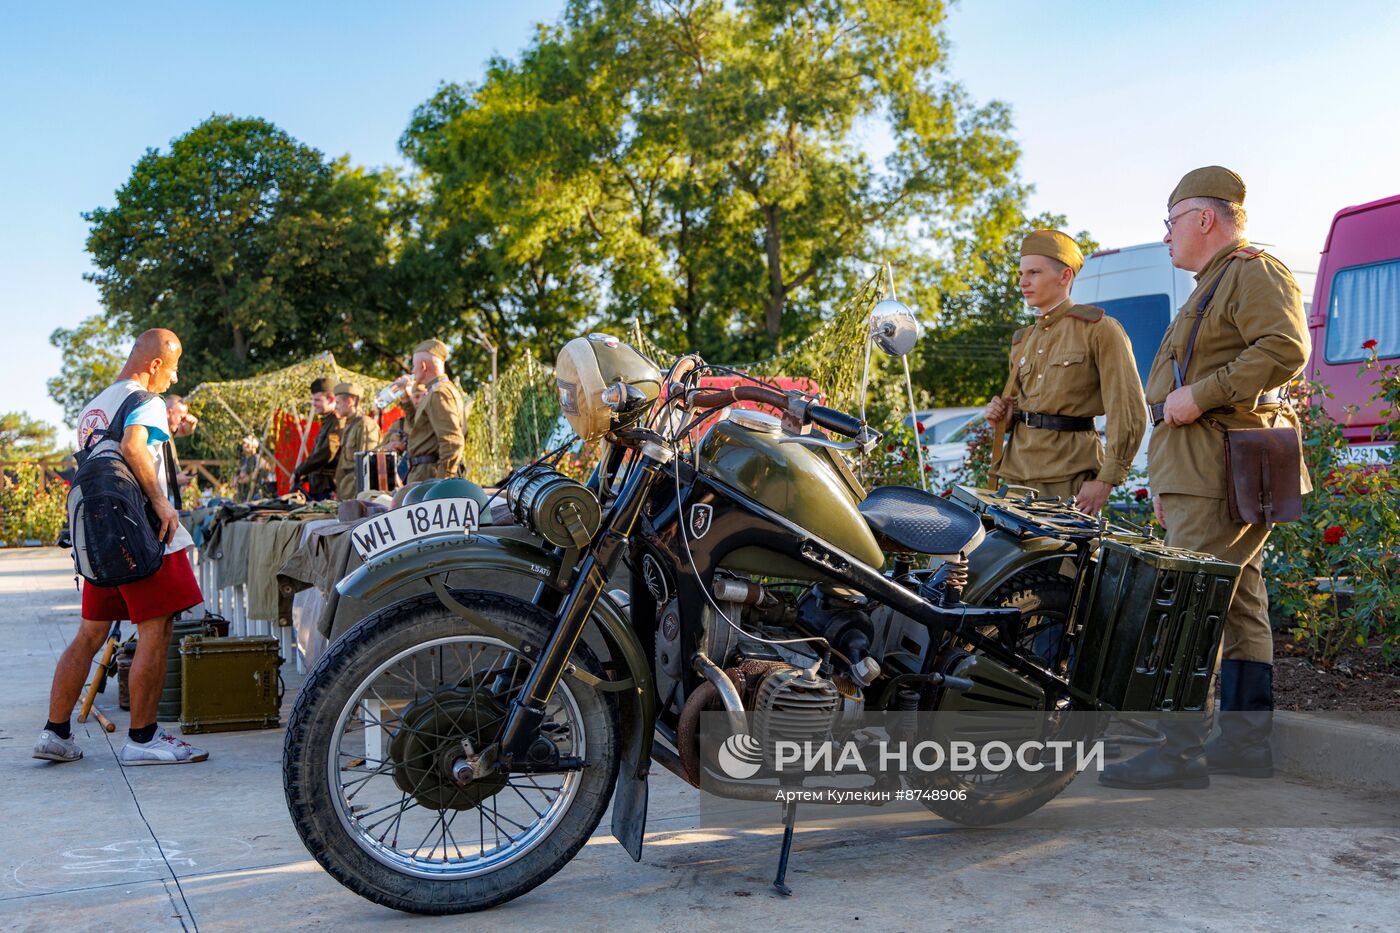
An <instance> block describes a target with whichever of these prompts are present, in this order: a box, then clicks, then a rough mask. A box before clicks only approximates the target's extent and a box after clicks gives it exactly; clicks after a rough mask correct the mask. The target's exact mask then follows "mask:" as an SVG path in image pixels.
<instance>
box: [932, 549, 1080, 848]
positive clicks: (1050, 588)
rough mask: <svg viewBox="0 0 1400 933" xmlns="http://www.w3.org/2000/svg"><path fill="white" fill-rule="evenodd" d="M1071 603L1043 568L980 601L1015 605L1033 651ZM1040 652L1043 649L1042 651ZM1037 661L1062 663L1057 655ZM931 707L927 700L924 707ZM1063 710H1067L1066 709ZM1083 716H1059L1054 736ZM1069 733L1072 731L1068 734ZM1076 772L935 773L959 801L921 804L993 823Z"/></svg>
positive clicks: (1052, 634) (1066, 581)
mask: <svg viewBox="0 0 1400 933" xmlns="http://www.w3.org/2000/svg"><path fill="white" fill-rule="evenodd" d="M1073 601H1074V580H1072V579H1071V578H1069V577H1065V576H1062V575H1060V574H1057V573H1054V572H1052V571H1048V570H1037V569H1030V570H1023V571H1021V572H1020V573H1017V574H1015V575H1013V576H1012V577H1011V578H1009V579H1008V580H1007V581H1006V582H1004V583H1003V584H1001V585H1000V586H999V587H997V588H996V590H994V591H993V592H992V594H991V596H990V597H989V598H988V599H987V600H986V602H985V605H988V606H1004V607H1016V608H1019V609H1020V610H1021V612H1022V614H1023V619H1024V628H1023V632H1024V635H1023V637H1022V639H1021V640H1020V644H1021V647H1022V648H1024V649H1025V650H1027V651H1030V652H1031V653H1034V654H1040V652H1038V651H1036V650H1035V649H1036V648H1037V647H1041V646H1044V645H1047V644H1058V642H1059V638H1060V634H1061V632H1063V626H1064V624H1065V622H1066V620H1068V619H1069V613H1070V608H1071V606H1072V604H1073ZM1042 650H1043V649H1042ZM1042 660H1043V661H1045V662H1047V663H1050V664H1053V665H1055V666H1057V667H1062V664H1061V663H1060V662H1059V659H1057V658H1047V657H1043V656H1042ZM1061 706H1063V704H1062V703H1061V699H1060V698H1059V697H1054V696H1050V697H1047V698H1046V711H1047V712H1048V713H1051V714H1052V715H1053V714H1054V712H1055V711H1056V710H1057V709H1059V708H1060V707H1061ZM928 708H929V709H933V706H932V704H930V706H929V707H928ZM1066 713H1068V711H1067V710H1066ZM1086 722H1087V720H1086V719H1085V717H1084V714H1083V713H1074V714H1068V715H1065V716H1064V719H1063V725H1060V726H1059V728H1060V730H1061V731H1060V732H1057V733H1056V734H1055V735H1054V738H1056V739H1063V740H1069V741H1075V740H1077V739H1080V738H1087V736H1080V735H1078V734H1077V732H1078V730H1081V729H1082V728H1083V727H1084V726H1085V724H1086ZM1071 733H1074V734H1071ZM1078 775H1079V771H1078V769H1076V768H1067V769H1064V770H1047V771H1041V772H1038V773H1033V774H1019V775H1018V774H1016V773H1014V771H1009V772H1001V773H997V774H989V775H985V776H978V777H980V778H982V779H974V778H973V777H972V776H968V777H964V776H962V775H948V774H941V775H939V776H938V777H937V779H936V780H935V782H934V786H935V787H936V788H937V789H938V790H944V791H955V792H958V793H961V794H963V795H964V796H963V799H960V800H959V799H942V800H936V799H924V800H923V801H922V802H923V805H924V806H925V807H926V808H927V809H929V810H931V811H932V812H934V813H936V814H937V815H938V816H941V817H943V818H944V819H946V820H951V821H953V822H955V823H959V824H961V825H963V826H995V825H997V824H999V823H1009V822H1011V821H1012V820H1018V819H1020V818H1021V817H1023V816H1026V815H1028V814H1030V813H1034V812H1035V811H1036V810H1039V809H1040V808H1041V807H1043V806H1045V804H1047V803H1049V802H1050V801H1051V800H1053V799H1054V798H1055V797H1056V796H1057V795H1058V794H1059V793H1060V792H1061V791H1063V790H1064V789H1065V788H1066V787H1068V786H1069V785H1070V784H1071V783H1072V782H1073V781H1074V779H1075V778H1076V777H1077V776H1078Z"/></svg>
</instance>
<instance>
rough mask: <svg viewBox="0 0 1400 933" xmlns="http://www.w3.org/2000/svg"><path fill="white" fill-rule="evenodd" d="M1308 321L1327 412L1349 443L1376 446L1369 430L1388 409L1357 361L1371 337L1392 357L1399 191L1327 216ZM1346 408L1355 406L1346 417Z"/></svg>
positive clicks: (1399, 299) (1399, 300)
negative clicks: (1378, 402)
mask: <svg viewBox="0 0 1400 933" xmlns="http://www.w3.org/2000/svg"><path fill="white" fill-rule="evenodd" d="M1308 327H1309V328H1310V329H1311V331H1312V359H1311V361H1310V363H1309V367H1308V368H1309V372H1310V374H1311V375H1312V377H1313V378H1314V379H1317V380H1319V381H1321V382H1322V383H1324V384H1326V385H1327V386H1328V387H1329V388H1330V389H1331V392H1332V396H1333V397H1332V398H1331V399H1329V400H1328V401H1327V403H1326V409H1327V413H1328V414H1329V415H1331V416H1332V417H1333V418H1335V419H1336V420H1337V421H1339V422H1341V423H1342V425H1343V431H1344V433H1345V435H1346V438H1347V441H1348V442H1349V443H1350V444H1352V445H1353V446H1355V447H1357V448H1366V447H1376V446H1379V445H1377V444H1376V442H1375V441H1374V440H1373V438H1372V431H1373V430H1374V429H1375V428H1376V427H1378V426H1379V425H1381V424H1383V423H1385V421H1386V420H1388V413H1386V412H1383V411H1381V409H1380V407H1379V406H1377V405H1375V404H1373V403H1372V402H1371V396H1372V394H1374V392H1375V388H1374V387H1373V385H1372V381H1373V374H1367V373H1363V372H1361V371H1360V363H1362V362H1363V361H1364V360H1365V359H1366V358H1367V356H1368V355H1369V354H1370V352H1371V351H1370V350H1369V349H1368V347H1367V343H1368V341H1373V340H1374V341H1375V344H1374V346H1375V349H1376V352H1377V354H1379V356H1380V358H1381V359H1382V360H1383V361H1385V362H1387V363H1389V364H1391V365H1394V363H1395V362H1396V361H1397V360H1398V359H1400V195H1393V196H1391V197H1388V198H1382V199H1381V200H1379V201H1372V202H1371V203H1369V204H1360V205H1357V206H1356V207H1346V208H1343V209H1342V210H1340V211H1338V212H1337V216H1336V217H1334V218H1333V219H1332V229H1331V230H1330V231H1329V232H1328V234H1327V242H1326V244H1325V245H1324V246H1323V247H1322V259H1321V262H1320V263H1319V265H1318V268H1317V285H1316V287H1315V290H1314V292H1313V302H1312V311H1311V313H1310V315H1309V317H1308ZM1350 406H1356V407H1357V411H1356V412H1355V413H1354V414H1350V415H1349V414H1348V412H1347V408H1348V407H1350ZM1360 452H1361V450H1360V449H1358V453H1360ZM1374 452H1375V451H1374V450H1372V451H1370V453H1374Z"/></svg>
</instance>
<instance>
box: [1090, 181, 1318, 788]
mask: <svg viewBox="0 0 1400 933" xmlns="http://www.w3.org/2000/svg"><path fill="white" fill-rule="evenodd" d="M1244 195H1245V186H1244V182H1243V181H1242V180H1241V179H1240V177H1239V176H1238V175H1236V174H1235V173H1234V172H1232V171H1230V170H1229V169H1225V168H1221V167H1219V166H1208V167H1206V168H1198V169H1195V170H1194V171H1191V172H1188V173H1187V174H1186V176H1185V177H1184V178H1182V179H1181V182H1180V183H1179V184H1178V185H1177V186H1176V189H1175V190H1173V191H1172V193H1171V196H1170V197H1169V198H1168V199H1167V218H1166V225H1167V235H1166V236H1165V237H1163V242H1165V243H1166V244H1167V245H1168V246H1169V247H1171V256H1172V263H1173V264H1174V265H1176V266H1177V268H1180V269H1186V270H1189V271H1191V272H1194V273H1196V289H1195V291H1193V292H1192V293H1191V297H1190V298H1188V299H1187V301H1186V304H1185V305H1184V306H1183V307H1182V308H1181V311H1180V313H1178V314H1177V316H1176V319H1175V320H1174V321H1172V323H1171V326H1169V327H1168V328H1167V332H1166V335H1165V336H1164V337H1163V338H1162V345H1161V347H1160V348H1159V349H1158V350H1157V356H1156V357H1155V358H1154V359H1153V361H1152V371H1151V373H1150V374H1149V375H1148V378H1147V401H1148V403H1149V404H1150V405H1151V406H1152V419H1153V423H1154V427H1153V429H1152V439H1151V441H1150V442H1149V445H1148V449H1147V473H1148V480H1149V481H1150V483H1151V485H1152V494H1153V500H1152V501H1153V506H1154V508H1155V509H1156V512H1157V518H1158V520H1159V521H1161V522H1162V524H1163V525H1164V526H1166V529H1167V543H1168V544H1170V545H1172V546H1174V547H1181V548H1189V549H1190V550H1193V551H1204V552H1206V553H1208V554H1214V555H1215V556H1216V557H1218V558H1220V559H1221V560H1226V561H1230V562H1231V563H1235V564H1240V565H1242V570H1241V571H1240V579H1239V585H1238V586H1237V588H1236V589H1235V597H1234V600H1233V601H1232V602H1231V603H1230V611H1229V614H1228V615H1227V616H1226V619H1225V635H1224V640H1223V643H1222V645H1221V656H1222V657H1223V659H1224V660H1223V661H1221V664H1220V681H1219V687H1220V710H1221V715H1220V717H1219V722H1220V729H1221V731H1220V734H1219V736H1218V737H1217V738H1215V739H1212V740H1211V742H1210V743H1209V744H1205V745H1203V742H1204V738H1205V727H1204V722H1201V723H1199V724H1195V723H1176V724H1171V723H1169V724H1167V725H1166V726H1164V727H1163V730H1162V731H1163V732H1164V733H1166V735H1167V741H1166V744H1164V745H1162V746H1160V747H1158V748H1154V749H1150V750H1149V751H1147V752H1144V753H1143V754H1141V755H1139V756H1137V757H1136V758H1133V759H1131V760H1130V761H1126V762H1121V763H1119V764H1115V765H1111V766H1109V767H1108V768H1106V769H1105V770H1104V772H1103V774H1102V775H1100V778H1099V779H1100V781H1102V782H1103V783H1106V784H1110V785H1113V786H1119V787H1136V788H1144V787H1205V786H1207V785H1208V783H1209V775H1210V773H1229V774H1240V775H1243V776H1246V777H1268V776H1270V775H1272V773H1273V754H1272V751H1271V749H1270V747H1269V734H1270V729H1271V726H1272V710H1273V638H1272V636H1271V633H1270V629H1269V597H1268V593H1267V592H1266V591H1265V589H1264V578H1263V576H1262V560H1261V555H1262V553H1263V549H1264V542H1265V541H1266V540H1267V539H1268V537H1269V528H1268V526H1266V525H1248V524H1239V523H1237V522H1235V521H1233V520H1232V519H1231V518H1230V512H1229V507H1228V505H1227V498H1226V497H1227V491H1226V486H1225V483H1226V472H1225V457H1224V449H1225V435H1224V430H1225V429H1228V428H1263V427H1279V426H1282V425H1285V424H1288V425H1292V426H1293V427H1294V429H1295V430H1296V429H1297V426H1298V419H1297V416H1296V415H1295V414H1294V412H1293V409H1292V406H1290V405H1288V404H1287V401H1286V399H1284V398H1283V397H1282V395H1281V393H1280V391H1279V390H1280V388H1281V387H1283V386H1286V385H1287V384H1288V383H1289V382H1290V381H1291V380H1293V379H1294V378H1296V377H1297V376H1298V374H1299V373H1301V372H1302V371H1303V367H1304V366H1305V365H1306V363H1307V359H1308V326H1307V319H1306V318H1305V317H1304V316H1303V299H1302V295H1301V293H1300V292H1299V290H1298V283H1297V282H1295V281H1294V280H1293V275H1292V273H1290V272H1289V271H1288V269H1287V267H1285V266H1284V264H1283V263H1281V262H1279V261H1278V260H1277V259H1275V258H1274V257H1273V256H1270V255H1269V254H1268V253H1266V252H1264V251H1263V250H1262V249H1259V248H1258V247H1253V246H1250V245H1249V241H1248V240H1246V239H1245V221H1246V216H1245V211H1244ZM1198 313H1199V315H1200V318H1199V326H1198V327H1197V326H1196V319H1197V315H1198ZM1193 327H1194V328H1195V329H1196V331H1197V333H1196V338H1195V343H1194V348H1193V349H1192V351H1191V352H1190V353H1189V354H1188V353H1187V345H1188V344H1189V343H1190V342H1191V331H1192V329H1193ZM1178 370H1180V378H1179V379H1178ZM1311 488H1312V486H1311V483H1310V482H1309V481H1308V477H1307V475H1306V468H1304V475H1303V477H1302V490H1303V491H1304V492H1307V491H1308V490H1310V489H1311Z"/></svg>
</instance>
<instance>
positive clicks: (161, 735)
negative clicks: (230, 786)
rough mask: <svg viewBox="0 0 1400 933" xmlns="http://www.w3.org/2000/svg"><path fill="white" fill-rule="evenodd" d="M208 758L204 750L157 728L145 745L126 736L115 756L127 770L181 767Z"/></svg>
mask: <svg viewBox="0 0 1400 933" xmlns="http://www.w3.org/2000/svg"><path fill="white" fill-rule="evenodd" d="M208 757H209V753H208V752H206V751H205V750H204V749H202V748H195V747H194V746H193V745H191V744H190V743H189V742H186V741H184V740H183V739H177V738H175V736H173V735H171V734H170V733H169V732H166V731H165V729H163V728H161V727H160V726H157V727H156V734H155V737H154V738H152V739H151V740H150V741H149V742H147V743H146V744H145V745H138V744H136V743H135V742H133V741H131V737H130V736H127V739H126V744H125V745H123V746H122V750H121V752H119V753H118V754H117V761H119V762H121V765H122V767H124V768H129V767H135V766H136V765H183V764H189V763H191V762H195V761H204V760H205V759H207V758H208Z"/></svg>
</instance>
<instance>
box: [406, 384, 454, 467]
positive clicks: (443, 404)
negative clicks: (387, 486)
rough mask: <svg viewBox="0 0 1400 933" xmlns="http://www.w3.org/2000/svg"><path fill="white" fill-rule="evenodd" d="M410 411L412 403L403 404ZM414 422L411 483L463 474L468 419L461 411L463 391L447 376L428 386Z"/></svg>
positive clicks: (410, 436)
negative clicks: (463, 450)
mask: <svg viewBox="0 0 1400 933" xmlns="http://www.w3.org/2000/svg"><path fill="white" fill-rule="evenodd" d="M403 404H404V405H405V406H406V407H405V410H407V408H409V407H412V403H411V402H408V401H405V402H404V403H403ZM412 417H413V423H412V424H411V425H410V427H409V429H408V463H409V470H408V481H409V482H410V483H417V482H421V481H422V480H425V479H446V478H447V477H451V476H460V475H461V473H462V447H463V445H464V444H465V442H466V423H465V422H466V419H465V416H464V413H463V410H462V390H461V389H459V388H457V384H456V383H454V382H453V381H452V380H451V379H448V378H447V377H446V376H439V377H438V378H436V379H434V380H433V381H432V382H431V383H429V384H428V394H426V395H424V396H423V399H422V401H421V403H420V404H419V405H418V409H417V411H415V412H414V413H413V415H412Z"/></svg>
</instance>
